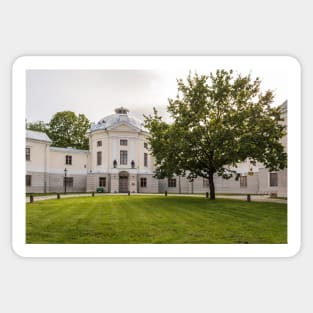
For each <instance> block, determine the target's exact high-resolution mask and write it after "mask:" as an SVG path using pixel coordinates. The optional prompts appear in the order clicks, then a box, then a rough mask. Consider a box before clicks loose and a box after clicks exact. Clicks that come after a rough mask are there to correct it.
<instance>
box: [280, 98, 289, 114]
mask: <svg viewBox="0 0 313 313" xmlns="http://www.w3.org/2000/svg"><path fill="white" fill-rule="evenodd" d="M279 107H280V110H281V113H287V111H288V101H287V100H285V101H284V102H283V104H281V105H280V106H279Z"/></svg>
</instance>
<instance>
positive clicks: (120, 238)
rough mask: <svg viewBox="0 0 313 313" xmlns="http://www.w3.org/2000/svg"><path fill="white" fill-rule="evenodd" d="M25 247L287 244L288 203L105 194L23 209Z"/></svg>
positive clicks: (44, 202) (32, 205) (50, 201)
mask: <svg viewBox="0 0 313 313" xmlns="http://www.w3.org/2000/svg"><path fill="white" fill-rule="evenodd" d="M26 213H27V214H26V230H27V233H26V242H27V243H71V244H78V243H80V244H82V243H94V244H96V243H99V244H104V243H105V244H109V243H219V244H221V243H223V244H226V243H227V244H238V243H253V244H254V243H287V205H286V204H281V203H263V202H245V201H240V200H226V199H217V200H215V201H209V200H207V199H205V198H199V197H179V196H170V197H161V196H135V195H132V196H130V197H128V196H126V195H122V196H104V197H79V198H67V199H66V198H65V199H60V200H55V199H54V200H45V201H38V202H34V203H28V204H27V205H26Z"/></svg>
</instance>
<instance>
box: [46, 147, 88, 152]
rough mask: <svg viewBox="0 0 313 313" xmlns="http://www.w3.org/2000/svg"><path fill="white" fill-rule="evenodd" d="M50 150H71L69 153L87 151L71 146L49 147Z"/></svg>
mask: <svg viewBox="0 0 313 313" xmlns="http://www.w3.org/2000/svg"><path fill="white" fill-rule="evenodd" d="M50 150H51V151H59V152H71V153H82V152H85V153H89V150H81V149H75V148H72V147H68V148H61V147H50Z"/></svg>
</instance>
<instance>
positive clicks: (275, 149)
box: [145, 70, 287, 200]
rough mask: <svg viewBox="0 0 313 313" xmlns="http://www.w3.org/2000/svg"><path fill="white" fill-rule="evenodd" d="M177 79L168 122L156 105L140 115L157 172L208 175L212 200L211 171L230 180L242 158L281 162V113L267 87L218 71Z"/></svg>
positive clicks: (277, 165)
mask: <svg viewBox="0 0 313 313" xmlns="http://www.w3.org/2000/svg"><path fill="white" fill-rule="evenodd" d="M177 82H178V95H177V97H176V99H169V105H168V108H167V109H168V112H169V113H170V115H171V118H172V119H173V123H172V124H167V123H165V122H164V121H162V118H161V117H160V116H159V115H158V113H157V111H156V110H155V109H154V114H153V115H149V116H145V127H146V128H147V129H148V130H149V131H150V135H151V136H150V139H149V141H150V146H151V152H152V154H153V155H154V156H155V159H156V165H157V167H156V173H155V176H156V177H158V178H164V177H166V176H167V177H171V176H173V175H183V176H184V175H185V176H187V178H188V179H189V180H190V181H192V180H194V179H195V178H196V177H198V176H200V177H204V178H207V179H208V181H209V189H210V199H211V200H214V199H215V186H214V174H217V175H219V176H222V177H223V178H224V179H229V178H231V177H232V176H233V175H234V174H236V172H235V171H234V170H231V168H232V167H235V166H236V164H238V163H239V162H242V161H244V160H246V159H247V158H249V159H250V160H251V162H252V163H253V164H255V163H256V161H259V162H262V163H263V164H264V165H265V167H266V168H269V169H270V170H278V169H283V168H285V167H286V165H287V154H286V153H285V151H284V147H283V146H282V144H281V143H280V140H281V138H282V137H283V136H284V135H285V126H283V125H282V124H281V123H280V122H281V121H282V119H281V112H280V109H279V108H273V107H271V106H270V105H271V103H272V102H273V99H274V96H273V92H272V91H270V90H269V91H266V92H265V93H261V92H260V84H261V81H260V79H259V78H257V79H255V80H252V79H251V77H250V75H248V76H242V75H238V76H237V77H236V78H234V76H233V71H232V70H231V71H226V70H218V71H216V73H215V74H212V73H211V74H210V75H209V76H205V75H201V76H199V75H197V74H195V75H194V76H191V74H190V75H189V76H188V78H187V81H186V82H184V81H183V80H181V79H179V80H178V81H177Z"/></svg>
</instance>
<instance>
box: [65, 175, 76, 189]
mask: <svg viewBox="0 0 313 313" xmlns="http://www.w3.org/2000/svg"><path fill="white" fill-rule="evenodd" d="M65 184H66V187H73V185H74V178H73V177H64V186H65Z"/></svg>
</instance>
